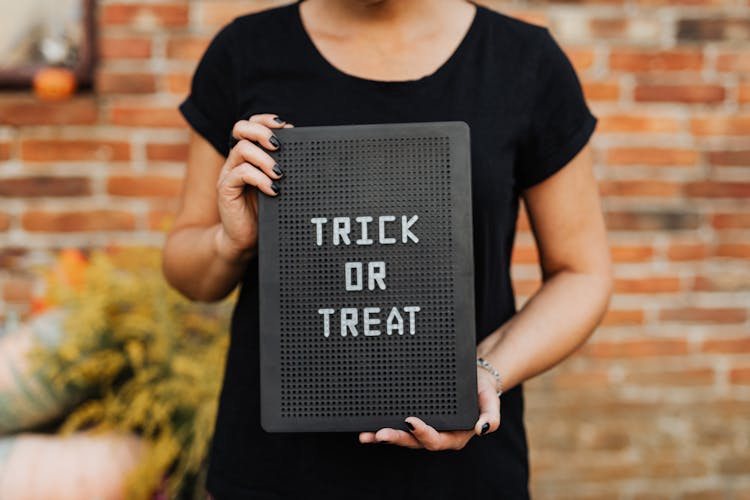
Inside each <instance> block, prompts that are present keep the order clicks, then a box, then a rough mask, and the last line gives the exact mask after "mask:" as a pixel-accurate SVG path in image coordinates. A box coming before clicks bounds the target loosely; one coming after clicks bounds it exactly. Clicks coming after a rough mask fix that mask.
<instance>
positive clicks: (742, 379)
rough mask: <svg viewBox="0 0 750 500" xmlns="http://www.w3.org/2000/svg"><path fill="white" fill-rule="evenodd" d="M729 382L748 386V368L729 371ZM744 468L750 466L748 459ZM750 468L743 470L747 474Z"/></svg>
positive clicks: (749, 383) (749, 369)
mask: <svg viewBox="0 0 750 500" xmlns="http://www.w3.org/2000/svg"><path fill="white" fill-rule="evenodd" d="M729 381H730V382H731V383H733V384H742V385H750V368H734V369H732V370H730V371H729ZM745 466H750V459H749V460H747V461H746V463H745ZM748 470H750V468H744V469H743V471H744V472H747V471H748Z"/></svg>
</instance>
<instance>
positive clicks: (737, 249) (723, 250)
mask: <svg viewBox="0 0 750 500" xmlns="http://www.w3.org/2000/svg"><path fill="white" fill-rule="evenodd" d="M715 254H716V256H717V257H730V258H735V259H750V243H721V244H719V245H718V246H717V247H716V252H715Z"/></svg>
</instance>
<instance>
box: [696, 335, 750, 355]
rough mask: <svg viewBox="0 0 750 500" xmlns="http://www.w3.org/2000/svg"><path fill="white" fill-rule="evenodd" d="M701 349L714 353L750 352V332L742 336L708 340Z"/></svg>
mask: <svg viewBox="0 0 750 500" xmlns="http://www.w3.org/2000/svg"><path fill="white" fill-rule="evenodd" d="M701 351H703V352H708V353H712V354H750V333H748V335H747V336H745V337H740V338H729V339H709V340H706V341H704V342H703V345H702V346H701Z"/></svg>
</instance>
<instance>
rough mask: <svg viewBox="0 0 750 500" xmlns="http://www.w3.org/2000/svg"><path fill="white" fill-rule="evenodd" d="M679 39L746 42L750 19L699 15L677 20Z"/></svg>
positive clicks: (749, 33) (748, 37) (749, 36)
mask: <svg viewBox="0 0 750 500" xmlns="http://www.w3.org/2000/svg"><path fill="white" fill-rule="evenodd" d="M677 39H678V41H679V40H686V41H709V40H717V41H718V40H726V41H737V42H745V41H747V40H748V39H750V19H747V18H746V17H736V18H732V17H727V16H721V17H713V18H710V17H698V18H694V19H679V20H678V21H677Z"/></svg>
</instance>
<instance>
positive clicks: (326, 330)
mask: <svg viewBox="0 0 750 500" xmlns="http://www.w3.org/2000/svg"><path fill="white" fill-rule="evenodd" d="M318 314H322V315H323V336H324V337H328V336H329V335H331V314H333V309H318Z"/></svg>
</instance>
